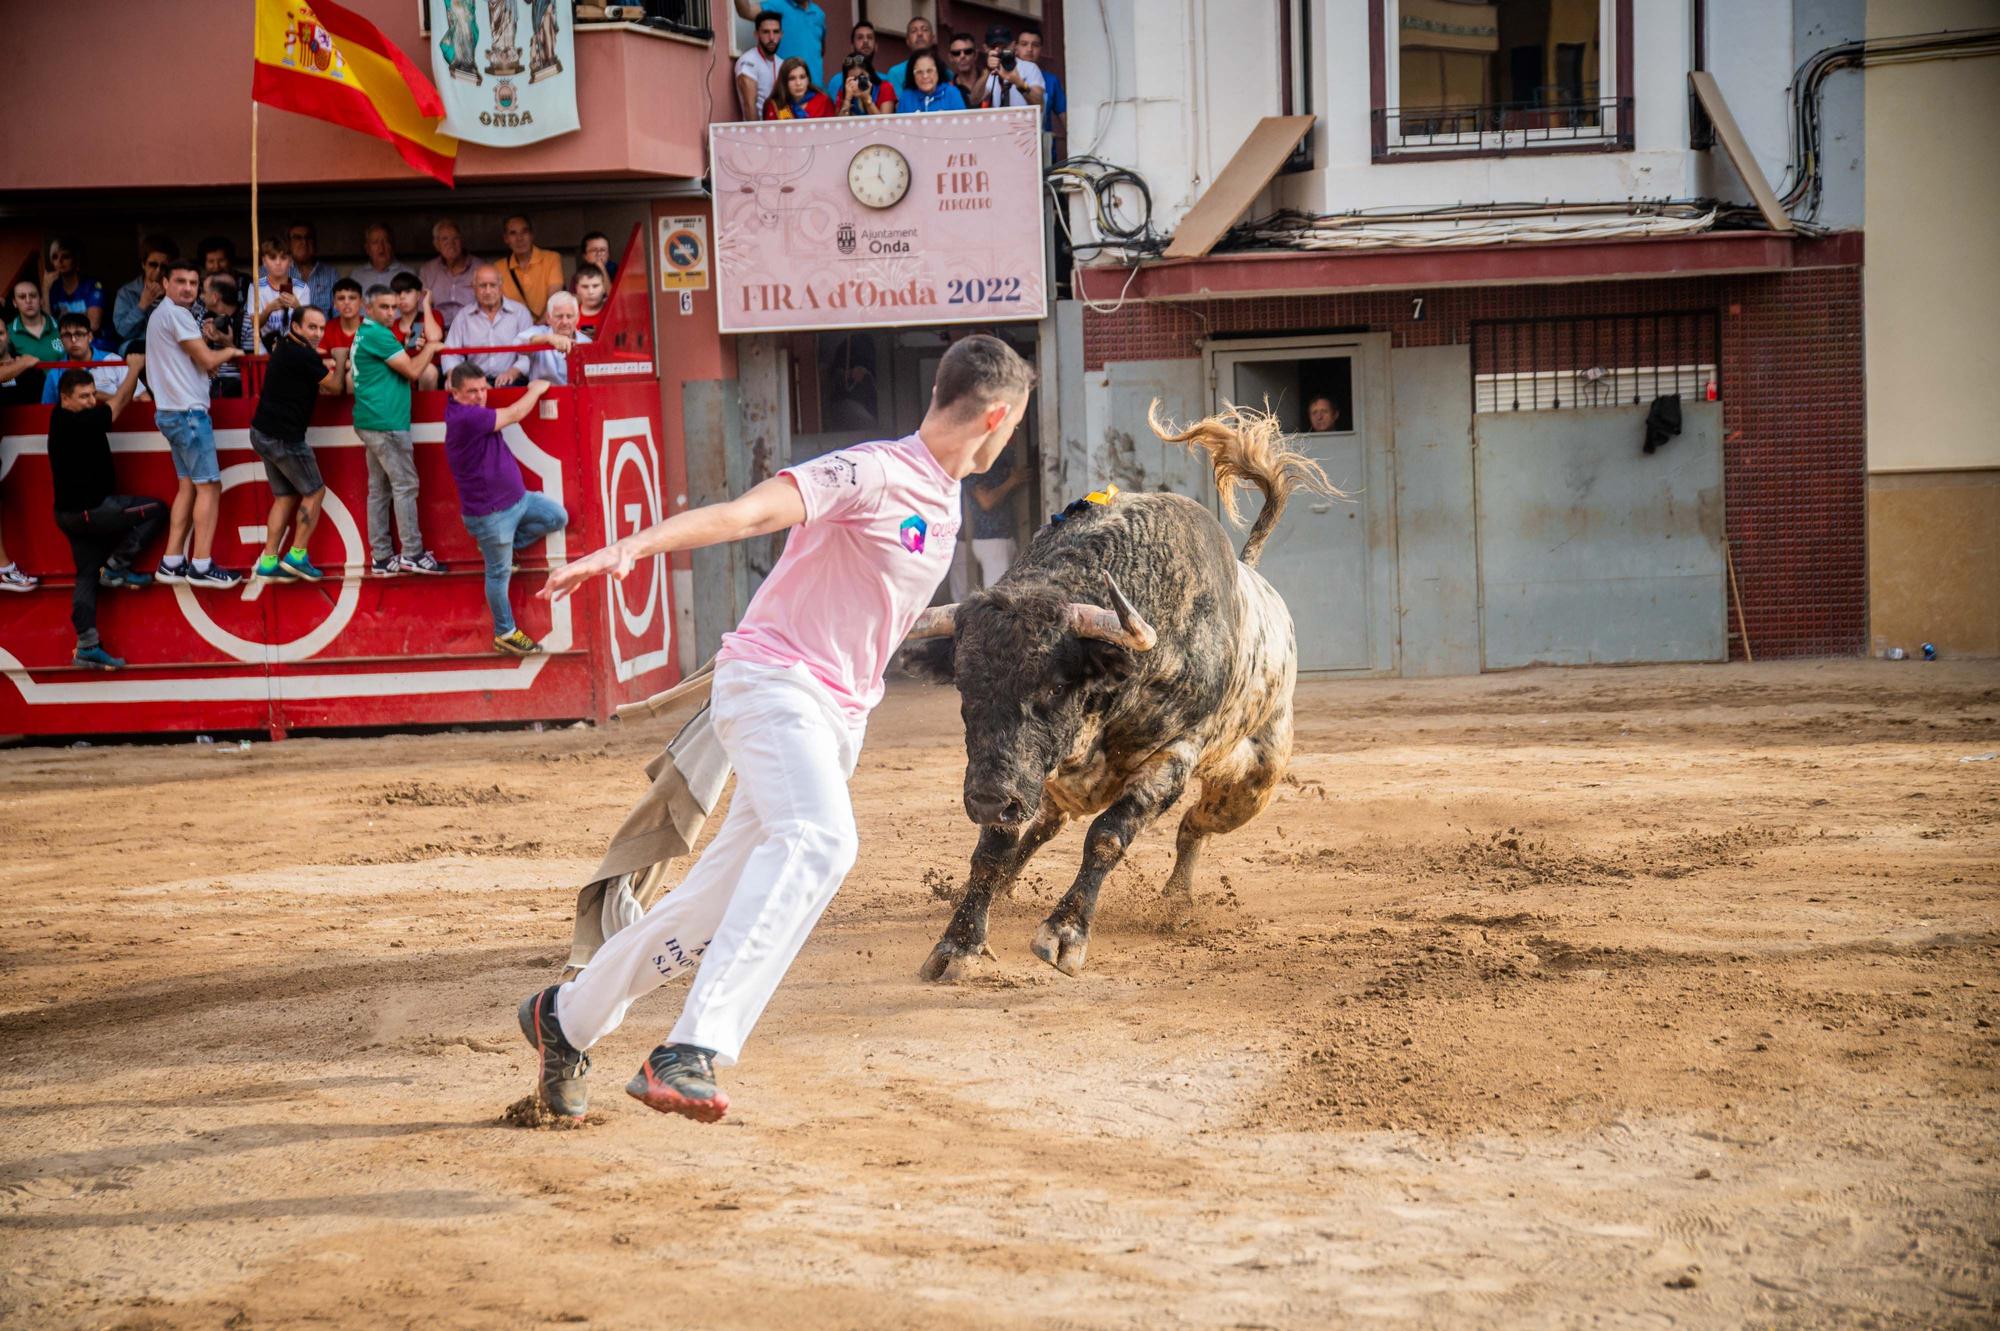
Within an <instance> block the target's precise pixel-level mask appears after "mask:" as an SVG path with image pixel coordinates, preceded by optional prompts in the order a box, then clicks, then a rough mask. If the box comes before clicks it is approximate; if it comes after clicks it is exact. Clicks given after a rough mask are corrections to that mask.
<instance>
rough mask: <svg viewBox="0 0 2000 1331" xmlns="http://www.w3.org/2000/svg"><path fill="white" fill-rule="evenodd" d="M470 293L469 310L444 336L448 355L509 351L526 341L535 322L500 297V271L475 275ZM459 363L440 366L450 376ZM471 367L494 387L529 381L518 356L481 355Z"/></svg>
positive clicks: (454, 358) (483, 270)
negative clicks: (474, 349)
mask: <svg viewBox="0 0 2000 1331" xmlns="http://www.w3.org/2000/svg"><path fill="white" fill-rule="evenodd" d="M472 292H473V303H472V306H471V308H470V309H466V310H463V311H460V313H459V316H458V317H457V318H456V319H454V320H452V321H451V331H450V332H448V333H446V334H445V337H444V345H445V349H446V350H447V352H448V351H449V350H450V349H451V348H452V347H512V346H519V345H520V344H521V343H523V342H525V341H527V338H528V331H529V330H530V329H532V328H533V327H534V326H535V321H534V318H533V317H532V316H531V315H529V313H528V310H527V307H526V306H524V305H522V304H520V303H519V302H518V301H512V300H508V299H507V298H506V297H505V296H503V295H502V294H501V287H500V270H499V269H497V268H495V267H493V266H492V265H491V264H488V265H486V266H485V267H483V268H481V269H480V270H479V271H478V272H477V273H474V274H473V275H472ZM462 359H464V358H463V357H460V356H452V355H447V356H446V357H445V358H444V361H443V362H442V363H443V366H444V372H445V373H446V374H450V373H451V371H452V370H453V369H455V368H456V367H457V365H458V363H459V361H460V360H462ZM472 363H473V364H475V365H477V366H478V367H479V368H480V370H481V371H483V372H484V373H485V375H486V377H487V378H488V379H490V380H492V381H493V384H494V386H495V387H499V388H505V387H507V386H508V385H509V384H518V383H524V382H526V380H527V378H528V358H527V356H525V355H523V354H521V353H520V352H515V351H488V352H483V353H481V354H479V355H477V356H474V357H472Z"/></svg>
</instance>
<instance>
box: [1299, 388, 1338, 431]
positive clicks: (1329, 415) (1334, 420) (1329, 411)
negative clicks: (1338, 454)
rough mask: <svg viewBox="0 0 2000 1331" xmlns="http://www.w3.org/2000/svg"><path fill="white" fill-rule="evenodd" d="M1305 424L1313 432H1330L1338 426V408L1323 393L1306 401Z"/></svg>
mask: <svg viewBox="0 0 2000 1331" xmlns="http://www.w3.org/2000/svg"><path fill="white" fill-rule="evenodd" d="M1306 426H1307V428H1308V429H1310V430H1311V431H1312V433H1314V434H1331V433H1333V432H1334V431H1335V430H1338V429H1339V428H1340V408H1339V407H1337V406H1335V405H1334V403H1333V399H1332V398H1330V397H1328V396H1327V395H1326V394H1325V393H1319V394H1316V395H1315V396H1314V397H1313V399H1312V401H1310V402H1308V403H1306Z"/></svg>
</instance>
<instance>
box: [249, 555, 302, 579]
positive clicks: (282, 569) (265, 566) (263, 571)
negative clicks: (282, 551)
mask: <svg viewBox="0 0 2000 1331" xmlns="http://www.w3.org/2000/svg"><path fill="white" fill-rule="evenodd" d="M255 576H257V577H259V578H261V579H263V580H264V581H265V582H290V581H292V580H293V579H294V578H296V577H297V576H298V574H296V573H294V572H293V571H292V570H291V568H290V567H288V566H287V565H285V564H281V563H279V562H278V561H277V560H275V559H273V558H271V557H270V556H269V555H263V556H261V557H259V558H258V560H257V571H256V575H255Z"/></svg>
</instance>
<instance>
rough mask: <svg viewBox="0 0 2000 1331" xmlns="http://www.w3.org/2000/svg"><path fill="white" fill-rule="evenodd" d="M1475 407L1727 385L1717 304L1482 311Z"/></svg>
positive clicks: (1553, 407)
mask: <svg viewBox="0 0 2000 1331" xmlns="http://www.w3.org/2000/svg"><path fill="white" fill-rule="evenodd" d="M1471 336H1472V409H1473V411H1474V412H1480V413H1484V412H1503V411H1566V410H1571V409H1574V408H1582V407H1619V406H1637V405H1640V404H1642V403H1645V402H1650V401H1652V400H1653V399H1654V398H1656V397H1661V396H1664V395H1667V394H1676V393H1677V394H1679V395H1680V396H1681V397H1684V398H1689V399H1701V398H1710V399H1714V398H1719V397H1720V396H1721V395H1722V321H1721V320H1720V319H1719V318H1717V316H1716V312H1715V311H1714V310H1663V311H1661V312H1659V313H1657V314H1600V315H1573V316H1572V315H1558V316H1553V317H1548V316H1543V317H1536V318H1523V319H1475V320H1473V322H1472V325H1471Z"/></svg>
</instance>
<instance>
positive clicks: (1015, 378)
mask: <svg viewBox="0 0 2000 1331" xmlns="http://www.w3.org/2000/svg"><path fill="white" fill-rule="evenodd" d="M1034 386H1035V371H1034V370H1033V368H1032V367H1030V366H1029V364H1028V362H1026V361H1024V360H1022V359H1021V357H1020V356H1019V355H1018V354H1017V353H1016V352H1015V351H1014V348H1012V347H1010V346H1008V345H1007V344H1006V343H1005V342H1002V341H1001V340H1000V339H999V338H997V337H993V336H990V335H989V334H986V333H974V334H973V335H972V336H970V337H962V338H960V339H959V340H958V341H956V342H954V343H952V344H951V346H949V347H948V348H946V349H945V353H944V357H943V359H941V360H940V361H938V368H937V384H936V388H935V392H936V395H937V404H938V406H939V407H940V408H941V409H943V410H945V411H952V412H965V411H975V410H980V409H983V408H984V407H986V406H987V405H988V404H990V403H992V402H993V401H994V400H996V399H1000V398H1006V399H1013V398H1016V397H1021V396H1023V395H1025V394H1026V393H1027V392H1028V390H1029V389H1031V388H1033V387H1034Z"/></svg>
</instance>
